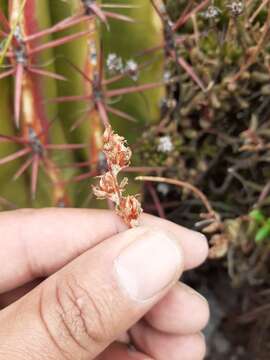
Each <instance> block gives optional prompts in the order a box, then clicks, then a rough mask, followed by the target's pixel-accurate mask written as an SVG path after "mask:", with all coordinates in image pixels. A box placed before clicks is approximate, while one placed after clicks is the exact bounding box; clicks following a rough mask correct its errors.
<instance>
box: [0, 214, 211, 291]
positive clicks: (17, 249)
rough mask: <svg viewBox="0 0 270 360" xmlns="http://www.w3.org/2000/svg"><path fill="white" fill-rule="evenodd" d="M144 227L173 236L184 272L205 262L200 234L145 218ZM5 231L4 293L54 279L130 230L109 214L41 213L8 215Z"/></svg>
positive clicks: (0, 253) (0, 282)
mask: <svg viewBox="0 0 270 360" xmlns="http://www.w3.org/2000/svg"><path fill="white" fill-rule="evenodd" d="M141 223H142V225H146V226H149V227H153V228H156V227H157V228H162V229H164V230H167V231H170V232H172V233H174V235H175V236H176V237H177V238H178V240H179V241H180V243H181V245H182V248H183V251H184V254H185V265H184V266H185V269H187V268H190V267H193V266H197V265H199V264H200V263H201V262H202V261H204V260H205V258H206V256H207V252H208V247H207V242H206V240H205V238H204V237H203V236H202V235H200V234H199V233H197V232H194V231H191V230H188V229H185V228H183V227H181V226H178V225H175V224H173V223H171V222H169V221H166V220H163V219H159V218H156V217H154V216H151V215H146V214H144V215H143V216H142V217H141ZM0 229H1V238H0V264H1V272H2V273H1V277H0V294H1V293H3V292H7V291H9V290H12V289H14V288H15V287H18V286H21V285H23V284H25V283H27V282H30V281H31V280H33V279H35V278H44V277H47V276H49V275H50V274H52V273H54V272H55V271H57V270H59V269H60V268H62V267H63V266H64V265H66V264H67V263H68V262H70V261H71V260H73V259H74V258H76V257H77V256H79V255H80V254H82V253H83V252H85V251H87V250H88V249H90V248H92V247H94V246H95V245H97V244H98V243H100V242H101V241H103V240H104V239H106V238H108V237H110V236H113V235H115V234H117V233H119V232H121V231H124V230H126V226H125V225H124V224H123V222H122V221H121V219H120V218H119V217H118V216H117V215H115V213H114V212H111V211H107V210H85V209H41V210H16V211H9V212H3V213H1V214H0ZM10 259H12V261H10Z"/></svg>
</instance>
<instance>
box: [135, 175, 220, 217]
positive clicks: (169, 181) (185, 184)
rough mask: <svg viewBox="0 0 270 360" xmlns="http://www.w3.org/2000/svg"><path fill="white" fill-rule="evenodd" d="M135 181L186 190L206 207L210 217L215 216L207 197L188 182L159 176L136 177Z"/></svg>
mask: <svg viewBox="0 0 270 360" xmlns="http://www.w3.org/2000/svg"><path fill="white" fill-rule="evenodd" d="M135 180H139V181H152V182H158V183H160V182H162V183H166V184H171V185H176V186H179V187H181V188H185V189H187V190H190V191H192V192H193V193H194V194H195V195H196V196H197V197H198V198H199V199H200V200H201V201H202V203H203V204H204V206H205V207H206V209H207V211H208V212H209V214H211V215H212V216H215V211H214V209H213V208H212V206H211V204H210V202H209V200H208V199H207V197H206V196H205V195H204V194H203V193H202V192H201V191H200V190H199V189H198V188H196V187H195V186H193V185H191V184H189V183H188V182H185V181H181V180H175V179H169V178H165V177H160V176H137V177H136V179H135Z"/></svg>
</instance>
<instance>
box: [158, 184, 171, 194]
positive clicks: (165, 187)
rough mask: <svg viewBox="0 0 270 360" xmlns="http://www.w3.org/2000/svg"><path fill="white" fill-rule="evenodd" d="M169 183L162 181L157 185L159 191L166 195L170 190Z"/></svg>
mask: <svg viewBox="0 0 270 360" xmlns="http://www.w3.org/2000/svg"><path fill="white" fill-rule="evenodd" d="M169 190H170V189H169V185H168V184H164V183H160V184H158V186H157V191H158V192H159V193H160V194H162V195H163V196H166V195H167V194H168V192H169Z"/></svg>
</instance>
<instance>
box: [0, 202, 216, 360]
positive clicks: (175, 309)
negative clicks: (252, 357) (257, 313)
mask: <svg viewBox="0 0 270 360" xmlns="http://www.w3.org/2000/svg"><path fill="white" fill-rule="evenodd" d="M141 224H142V225H141V226H140V227H138V228H135V229H131V230H127V229H126V228H125V225H123V224H122V222H121V220H120V219H119V218H118V217H117V216H116V215H115V214H114V213H112V212H110V211H103V210H81V209H77V210H76V209H42V210H17V211H12V212H3V213H0V264H1V277H0V309H1V308H2V310H1V311H0V360H15V359H16V360H43V359H49V360H66V359H76V360H84V359H85V360H91V359H96V360H97V359H98V360H108V359H109V360H150V359H155V360H168V359H170V360H178V359H181V360H189V359H190V360H199V359H203V357H204V353H205V343H204V340H203V337H202V336H201V335H200V330H201V329H202V328H203V327H204V326H205V325H206V323H207V321H208V316H209V310H208V305H207V302H206V301H205V300H204V299H203V298H202V297H201V296H200V295H199V294H197V293H196V292H195V291H193V290H192V289H191V288H189V287H188V286H186V285H184V284H183V283H178V282H177V280H178V279H179V277H180V275H181V273H182V271H183V270H188V269H191V268H194V267H196V266H198V265H199V264H200V263H202V262H203V261H204V260H205V258H206V256H207V251H208V248H207V243H206V240H205V239H204V237H203V236H202V235H200V234H199V233H196V232H193V231H190V230H188V229H185V228H183V227H180V226H178V225H175V224H173V223H171V222H169V221H166V220H162V219H158V218H155V217H153V216H150V215H146V214H144V215H143V216H142V217H141ZM117 340H121V342H120V341H117ZM130 340H131V341H132V343H133V344H134V345H135V347H136V349H137V350H138V351H131V350H129V347H128V346H127V345H126V344H125V342H126V343H128V342H129V341H130Z"/></svg>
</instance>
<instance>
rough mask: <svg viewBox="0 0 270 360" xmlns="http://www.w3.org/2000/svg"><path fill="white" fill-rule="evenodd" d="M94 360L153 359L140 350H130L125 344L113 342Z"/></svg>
mask: <svg viewBox="0 0 270 360" xmlns="http://www.w3.org/2000/svg"><path fill="white" fill-rule="evenodd" d="M96 360H153V359H152V358H150V357H149V356H147V355H144V354H142V353H141V352H138V351H135V350H130V349H129V348H128V346H127V345H123V344H118V343H114V344H112V345H111V346H109V347H108V348H107V349H106V350H105V351H104V352H103V353H102V354H101V355H100V356H99V357H97V359H96Z"/></svg>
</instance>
